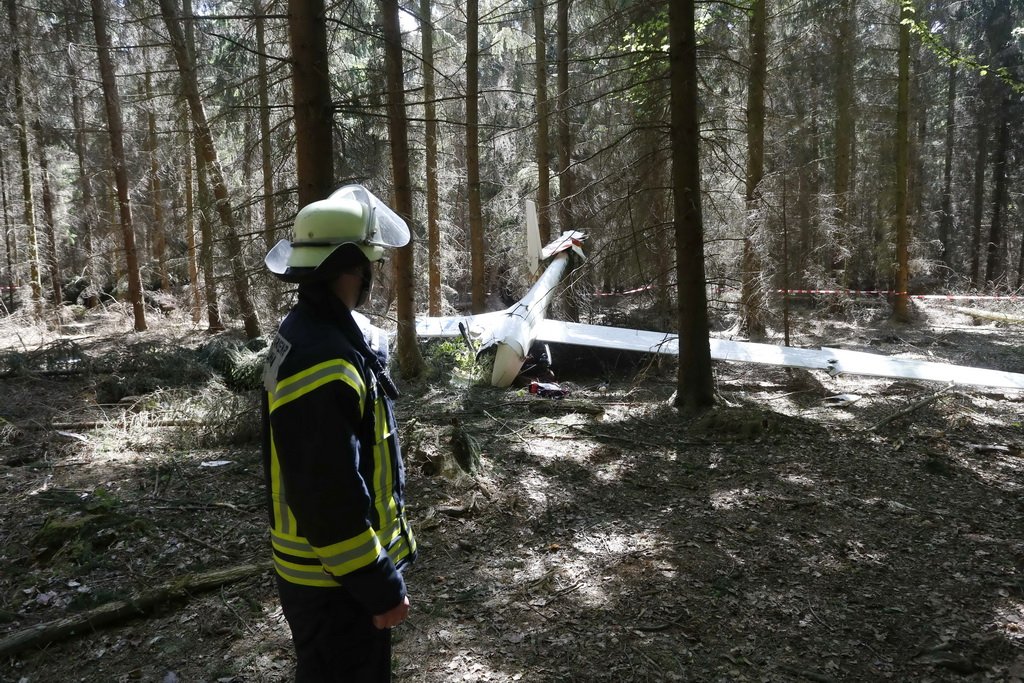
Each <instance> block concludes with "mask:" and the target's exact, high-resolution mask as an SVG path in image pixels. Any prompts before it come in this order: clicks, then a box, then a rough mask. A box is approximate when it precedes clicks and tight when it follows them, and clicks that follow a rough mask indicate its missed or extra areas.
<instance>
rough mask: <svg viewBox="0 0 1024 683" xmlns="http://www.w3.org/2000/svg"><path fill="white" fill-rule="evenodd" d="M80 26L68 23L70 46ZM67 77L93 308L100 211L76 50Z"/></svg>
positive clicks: (96, 289)
mask: <svg viewBox="0 0 1024 683" xmlns="http://www.w3.org/2000/svg"><path fill="white" fill-rule="evenodd" d="M78 33H79V29H78V23H77V22H75V21H68V22H67V37H68V45H69V46H71V45H77V44H79V43H80V42H81V40H80V38H79V34H78ZM66 65H67V77H68V83H70V84H71V120H72V125H73V127H74V129H75V157H76V158H77V160H78V189H79V192H81V195H82V196H81V213H80V214H79V225H80V227H81V231H82V256H83V258H84V260H85V265H84V268H83V275H84V277H85V281H86V283H87V284H86V293H85V302H84V303H85V306H86V307H87V308H92V307H94V306H97V305H99V302H100V298H99V291H100V287H99V282H98V280H97V277H96V254H95V253H93V229H94V225H95V221H96V207H95V206H94V200H93V196H92V180H91V179H90V177H89V170H88V168H87V165H86V149H85V115H84V113H83V110H82V95H81V92H80V86H79V80H80V79H79V75H78V68H77V67H76V66H75V61H74V59H73V57H72V50H71V49H70V47H69V49H68V51H67V61H66Z"/></svg>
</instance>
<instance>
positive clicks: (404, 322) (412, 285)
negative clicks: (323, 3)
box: [380, 0, 423, 379]
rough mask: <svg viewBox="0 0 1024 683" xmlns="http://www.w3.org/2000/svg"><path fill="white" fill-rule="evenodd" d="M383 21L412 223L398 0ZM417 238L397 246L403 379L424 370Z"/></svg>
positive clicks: (386, 2) (391, 115)
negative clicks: (418, 338)
mask: <svg viewBox="0 0 1024 683" xmlns="http://www.w3.org/2000/svg"><path fill="white" fill-rule="evenodd" d="M380 7H381V14H382V16H383V23H384V26H383V28H384V71H385V74H386V78H387V86H388V136H389V137H390V138H391V173H392V176H393V179H394V183H395V211H396V212H397V213H398V215H399V216H401V217H402V218H404V219H405V221H406V222H407V223H408V224H409V225H412V224H413V219H412V178H411V176H410V173H409V131H408V121H407V119H406V111H405V83H404V79H403V74H404V70H403V68H402V33H401V28H400V26H399V23H398V0H381V3H380ZM414 246H415V245H414V240H413V239H410V241H409V244H407V245H405V246H404V247H401V248H400V249H396V250H395V268H394V276H395V296H396V308H397V310H396V313H397V315H398V339H397V344H396V350H397V353H398V366H399V369H400V371H401V373H402V377H403V378H404V379H413V378H416V377H419V376H420V375H421V374H422V373H423V358H422V357H421V356H420V347H419V345H418V344H417V343H416V280H415V277H414V271H415V268H416V265H415V262H414V259H413V254H414V251H413V248H414Z"/></svg>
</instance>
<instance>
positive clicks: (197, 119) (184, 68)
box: [94, 0, 260, 339]
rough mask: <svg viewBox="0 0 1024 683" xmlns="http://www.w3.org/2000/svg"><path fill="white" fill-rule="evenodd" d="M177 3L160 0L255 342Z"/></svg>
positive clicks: (227, 204)
mask: <svg viewBox="0 0 1024 683" xmlns="http://www.w3.org/2000/svg"><path fill="white" fill-rule="evenodd" d="M94 1H95V0H94ZM175 4H176V2H175V0H160V13H161V15H162V16H163V19H164V24H165V25H166V26H167V33H168V34H169V36H170V40H171V48H172V50H173V51H174V58H175V60H176V62H177V64H178V71H179V72H180V74H181V85H182V89H183V90H184V94H185V99H186V100H187V101H188V105H189V110H190V111H191V114H192V125H193V130H194V134H195V137H196V143H197V145H198V146H199V149H200V151H201V152H202V155H203V161H204V162H205V164H206V172H207V173H208V174H209V178H210V181H211V185H212V188H211V189H212V190H213V196H214V199H215V203H216V207H217V214H218V216H219V217H220V222H221V225H222V226H223V227H224V237H225V239H226V240H227V246H228V251H229V257H230V260H231V274H232V280H233V281H234V288H235V296H236V297H238V306H239V309H240V311H241V314H242V322H243V325H244V326H245V334H246V336H247V337H248V338H249V339H254V338H256V337H258V336H260V321H259V317H258V316H257V315H256V308H255V306H254V305H253V302H252V297H251V296H250V294H249V279H248V275H247V274H246V269H245V264H244V263H243V260H242V243H241V240H240V239H239V237H238V230H237V227H236V225H235V217H234V211H233V209H232V206H231V198H230V196H229V193H228V188H227V184H226V183H225V182H224V176H223V175H222V173H221V170H220V162H219V161H218V160H217V148H216V147H215V146H214V143H213V136H212V134H211V133H210V126H209V124H208V123H207V120H206V112H205V110H204V109H203V101H202V98H201V97H200V94H199V84H198V81H197V80H196V71H195V62H194V60H193V57H192V53H191V51H190V49H189V47H190V46H189V45H188V44H187V42H186V40H185V34H184V33H183V32H182V29H181V22H180V21H179V20H178V12H177V8H176V7H175Z"/></svg>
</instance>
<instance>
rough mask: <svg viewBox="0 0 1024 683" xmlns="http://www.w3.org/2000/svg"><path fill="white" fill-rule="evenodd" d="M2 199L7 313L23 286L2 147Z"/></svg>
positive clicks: (5, 162)
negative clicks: (15, 292) (17, 264)
mask: <svg viewBox="0 0 1024 683" xmlns="http://www.w3.org/2000/svg"><path fill="white" fill-rule="evenodd" d="M0 199H2V200H3V245H4V251H5V252H6V254H7V286H8V287H9V288H10V289H9V290H7V312H8V313H10V312H11V311H12V310H13V309H14V290H16V289H17V288H18V287H20V286H22V283H20V281H19V279H18V276H17V266H16V265H15V264H16V263H17V231H16V230H15V229H14V223H13V221H12V220H11V217H10V206H9V205H8V204H7V158H6V156H5V155H4V148H3V147H2V146H0Z"/></svg>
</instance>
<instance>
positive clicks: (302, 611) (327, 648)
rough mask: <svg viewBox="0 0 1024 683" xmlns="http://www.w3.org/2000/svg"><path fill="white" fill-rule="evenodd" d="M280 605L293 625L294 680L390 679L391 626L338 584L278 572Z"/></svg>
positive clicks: (369, 682)
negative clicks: (381, 624)
mask: <svg viewBox="0 0 1024 683" xmlns="http://www.w3.org/2000/svg"><path fill="white" fill-rule="evenodd" d="M277 592H278V595H280V596H281V607H282V608H283V610H284V616H285V619H287V620H288V626H290V627H291V630H292V642H293V643H294V644H295V654H296V657H297V658H298V666H297V667H296V669H295V681H296V683H389V682H390V681H391V630H390V629H384V630H379V629H377V628H376V627H374V625H373V621H372V617H371V615H370V614H368V613H367V612H366V610H365V609H363V607H362V606H361V605H359V603H357V602H356V601H355V600H353V599H352V596H351V595H350V594H349V592H348V591H347V590H346V589H344V588H342V587H340V586H339V587H338V588H311V587H308V586H299V585H297V584H294V583H288V582H287V581H285V580H284V579H282V578H281V577H280V576H278V577H277Z"/></svg>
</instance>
